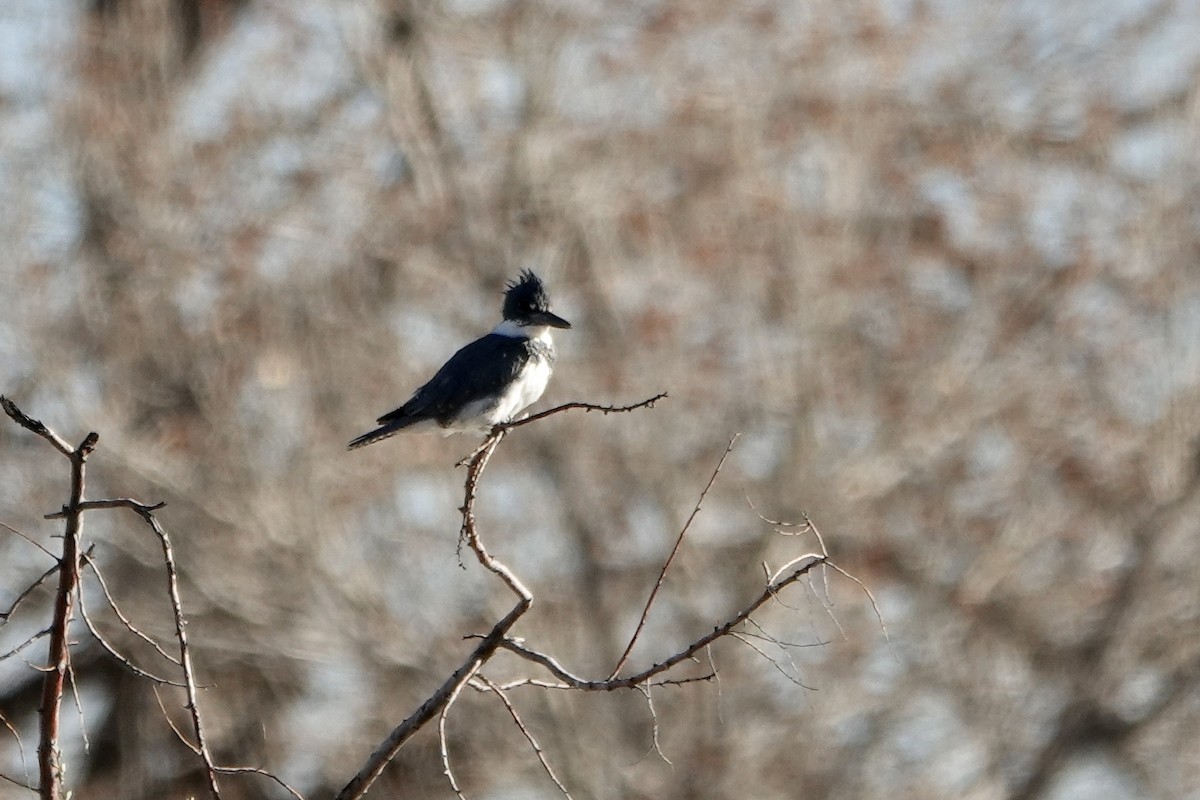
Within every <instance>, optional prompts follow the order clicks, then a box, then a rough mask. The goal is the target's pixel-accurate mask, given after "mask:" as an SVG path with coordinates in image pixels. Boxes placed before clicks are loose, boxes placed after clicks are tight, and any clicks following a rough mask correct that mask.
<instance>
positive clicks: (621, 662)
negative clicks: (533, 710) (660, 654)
mask: <svg viewBox="0 0 1200 800" xmlns="http://www.w3.org/2000/svg"><path fill="white" fill-rule="evenodd" d="M737 439H738V434H734V436H733V437H731V438H730V440H729V443H728V444H726V445H725V452H724V453H722V454H721V458H720V460H718V461H717V466H716V468H715V469H714V470H713V471H712V475H710V476H709V478H708V483H706V484H705V485H704V490H703V491H701V492H700V497H699V498H697V499H696V505H695V506H694V507H693V508H692V513H691V514H690V515H689V516H688V518H687V522H685V523H683V527H682V528H681V529H680V531H679V536H678V537H676V539H675V545H674V547H672V548H671V552H670V554H668V555H667V560H666V561H664V562H663V565H662V569H661V570H660V571H659V573H658V580H657V581H655V582H654V588H653V589H651V590H650V596H649V597H648V598H646V606H645V608H643V609H642V615H641V617H640V618H639V619H638V623H637V627H636V628H634V630H633V635H632V636H630V637H629V644H627V645H626V646H625V652H623V653H621V657H620V658H619V659H617V665H616V666H615V667H613V669H612V672H611V673H610V674H609V676H608V677H609V678H615V677H617V673H619V672H620V671H621V668H622V667H624V666H625V662H626V661H628V660H629V654H630V653H631V652H633V646H634V645H635V644H637V640H638V636H640V635H641V633H642V629H643V628H644V627H646V619H647V618H648V617H649V616H650V607H651V606H653V605H654V598H656V597H657V596H658V590H659V589H661V588H662V585H663V582H664V581H665V580H666V578H667V570H669V569H670V568H671V563H672V562H673V561H674V560H675V554H676V553H678V552H679V546H680V545H682V544H683V537H684V536H686V535H687V532H688V529H689V528H690V527H692V521H693V520H694V519H696V516H697V515H698V514H699V513H700V506H702V505H703V504H704V498H705V497H707V496H708V490H709V489H711V488H712V486H713V483H714V482H715V481H716V480H717V476H718V475H720V474H721V468H722V467H723V466H725V459H727V458H729V453H730V452H731V451H732V450H733V445H734V442H736V441H737Z"/></svg>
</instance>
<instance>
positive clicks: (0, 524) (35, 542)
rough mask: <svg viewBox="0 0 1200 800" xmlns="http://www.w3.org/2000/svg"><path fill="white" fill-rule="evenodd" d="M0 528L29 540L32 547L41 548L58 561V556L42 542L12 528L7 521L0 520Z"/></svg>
mask: <svg viewBox="0 0 1200 800" xmlns="http://www.w3.org/2000/svg"><path fill="white" fill-rule="evenodd" d="M0 528H4V529H5V530H6V531H8V532H9V533H11V534H13V535H14V536H20V537H21V538H22V539H24V540H25V541H27V542H29V543H30V544H31V545H33V546H34V547H36V548H37V549H38V550H41V551H42V552H43V553H45V554H46V555H48V556H50V557H51V558H53V559H54V560H55V561H58V556H56V555H54V553H51V552H50V551H49V550H48V549H46V546H45V545H43V544H42V543H41V542H39V541H38V540H36V539H34V538H33V537H32V536H30V535H29V534H28V533H25V532H23V531H19V530H17V529H16V528H14V527H13V526H12V525H9V524H8V523H6V522H0ZM53 571H54V570H53V569H52V570H51V572H53Z"/></svg>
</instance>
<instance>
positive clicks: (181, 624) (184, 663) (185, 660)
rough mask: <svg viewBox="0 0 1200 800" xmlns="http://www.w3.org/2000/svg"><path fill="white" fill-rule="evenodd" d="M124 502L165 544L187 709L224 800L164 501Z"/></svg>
mask: <svg viewBox="0 0 1200 800" xmlns="http://www.w3.org/2000/svg"><path fill="white" fill-rule="evenodd" d="M123 505H124V506H125V507H127V508H131V509H133V510H134V511H135V512H136V513H137V514H138V515H139V516H140V517H141V518H142V519H144V520H145V521H146V524H148V525H149V526H150V528H151V529H152V530H153V531H154V535H155V536H157V537H158V542H159V544H160V545H161V546H162V552H163V563H164V564H165V565H166V570H167V594H168V595H169V596H170V598H171V612H172V613H173V615H174V618H175V638H176V640H177V641H178V642H179V663H180V665H181V667H182V668H183V682H184V690H185V691H186V692H187V699H188V702H187V709H188V711H189V712H191V716H192V729H193V730H194V731H195V733H196V746H197V748H198V749H199V751H200V759H201V760H202V761H203V762H204V772H205V777H206V779H207V781H208V791H209V794H210V795H212V798H213V800H220V798H221V791H220V787H219V785H218V783H217V769H216V765H215V764H214V763H213V759H212V754H211V753H210V752H209V749H208V743H207V742H206V741H205V739H204V724H203V721H202V719H201V716H200V705H199V702H198V701H197V697H196V694H197V693H196V675H195V672H194V671H193V669H192V654H191V649H190V648H189V646H188V639H187V621H186V620H185V619H184V616H183V601H182V600H181V599H180V596H179V573H178V571H177V569H176V568H175V552H174V549H173V548H172V547H171V539H170V537H168V536H167V531H166V530H165V529H164V528H163V526H162V525H161V524H160V523H159V521H158V518H157V517H155V516H154V509H156V508H161V504H159V505H154V506H148V505H146V504H144V503H139V502H137V501H136V500H128V501H127V503H123Z"/></svg>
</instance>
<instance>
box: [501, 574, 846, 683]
mask: <svg viewBox="0 0 1200 800" xmlns="http://www.w3.org/2000/svg"><path fill="white" fill-rule="evenodd" d="M804 559H807V561H805V562H804V563H803V564H801V565H800V566H798V567H796V568H795V569H794V570H793V571H792V572H790V573H789V574H787V575H784V576H783V577H781V578H779V579H778V580H776V581H774V582H773V583H771V584H768V585H767V586H766V587H764V588H763V590H762V592H760V593H759V595H758V596H757V597H756V598H754V599H753V600H752V601H750V603H749V604H748V605H746V606H745V607H744V608H743V609H741V610H740V611H738V612H737V613H736V614H734V615H733V616H731V617H730V618H729V619H728V620H726V621H725V623H723V624H722V625H718V626H717V627H715V628H713V629H712V631H711V632H710V633H707V634H705V635H704V636H701V637H700V638H699V639H696V640H695V641H694V642H692V643H691V644H690V645H688V646H687V647H685V648H684V649H683V650H680V651H679V652H678V653H675V654H674V655H672V656H669V657H667V658H664V659H663V660H662V661H659V662H658V663H656V664H654V665H652V666H650V667H647V668H646V669H644V670H642V671H641V672H638V673H636V674H634V675H627V676H626V677H624V678H607V679H604V680H588V679H587V678H581V677H579V676H578V675H574V674H572V673H571V672H569V671H567V670H566V669H565V668H564V667H563V666H562V665H561V664H559V663H558V661H557V660H555V659H554V658H553V657H552V656H549V655H546V654H545V653H541V652H538V651H536V650H533V649H531V648H529V647H526V646H525V645H524V644H523V643H521V642H517V641H514V640H512V639H505V640H504V642H503V643H502V645H501V646H502V647H503V648H504V649H505V650H508V651H509V652H512V653H514V654H515V655H518V656H520V657H521V658H524V659H526V660H527V661H532V662H534V663H535V664H538V665H540V666H541V667H543V668H544V669H545V670H546V671H547V672H549V673H550V674H551V675H553V676H554V677H555V678H557V679H558V680H559V681H561V682H562V683H564V684H566V685H568V686H570V687H571V688H573V689H581V690H583V691H588V692H611V691H614V690H616V689H633V688H635V687H637V686H639V685H641V684H643V683H646V682H647V681H649V680H650V679H651V678H653V677H654V676H656V675H659V674H661V673H663V672H666V671H667V670H669V669H671V668H672V667H674V666H675V665H676V664H679V663H680V662H683V661H686V660H688V659H691V658H693V657H694V656H695V655H696V653H698V652H699V651H701V650H703V649H705V648H706V647H707V646H708V645H709V644H711V643H712V642H715V641H716V640H717V639H720V638H721V637H723V636H727V635H728V634H729V633H730V631H732V630H734V628H736V627H737V626H738V625H741V624H742V623H743V622H745V621H746V619H748V618H749V617H750V615H751V614H753V613H754V612H755V611H757V610H758V609H759V608H760V607H762V605H763V604H765V603H766V602H768V601H769V600H771V599H772V598H773V597H774V596H775V595H776V594H778V593H779V592H780V591H781V590H783V589H784V588H786V587H787V586H790V585H791V584H793V583H795V582H797V581H799V580H800V579H801V578H803V577H804V576H805V575H807V574H808V573H809V572H811V571H812V570H813V569H816V568H817V567H818V566H820V565H822V564H831V565H832V562H831V561H829V559H828V558H827V557H826V556H824V555H821V554H819V553H809V554H808V555H807V556H802V557H801V558H800V559H797V561H800V560H804Z"/></svg>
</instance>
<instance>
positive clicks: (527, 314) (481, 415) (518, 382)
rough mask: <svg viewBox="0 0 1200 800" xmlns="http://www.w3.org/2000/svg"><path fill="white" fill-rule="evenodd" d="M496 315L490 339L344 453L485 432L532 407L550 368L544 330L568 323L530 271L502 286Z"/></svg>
mask: <svg viewBox="0 0 1200 800" xmlns="http://www.w3.org/2000/svg"><path fill="white" fill-rule="evenodd" d="M502 313H503V315H504V319H503V320H502V321H501V322H500V324H499V325H497V326H496V328H495V329H494V330H493V331H492V332H491V333H489V334H488V335H486V336H484V337H483V338H480V339H476V340H475V341H473V342H471V343H470V344H469V345H467V346H466V347H464V348H462V349H461V350H459V351H458V352H457V353H455V354H454V355H453V356H451V357H450V360H449V361H447V362H446V363H445V364H444V365H442V368H441V369H439V370H438V371H437V374H436V375H434V376H433V378H432V379H430V381H429V382H428V383H426V384H425V385H424V386H422V387H421V388H420V389H417V391H416V392H415V393H414V394H413V396H412V397H411V398H410V399H409V401H408V402H407V403H405V404H404V405H402V406H400V407H399V408H397V409H396V410H395V411H389V412H388V413H387V414H384V415H383V416H382V417H380V418H379V419H378V420H376V422H378V423H379V427H378V428H376V429H375V430H373V431H370V432H369V433H364V434H363V435H362V436H359V437H358V438H357V439H353V440H351V442H350V449H351V450H353V449H354V448H356V447H364V446H366V445H368V444H373V443H374V442H378V441H381V440H383V439H386V438H388V437H389V436H395V435H396V434H397V433H400V432H401V431H412V432H440V433H441V434H442V435H443V436H449V435H450V434H452V433H463V432H468V431H473V432H479V433H485V432H487V431H490V430H491V429H492V426H494V425H498V424H500V423H501V422H509V421H511V420H512V419H513V418H514V417H515V416H516V415H517V414H518V413H519V412H520V411H521V409H523V408H525V407H526V406H528V405H531V404H532V403H534V402H536V401H537V399H538V398H539V397H541V396H542V392H544V391H546V384H547V383H549V381H550V372H551V370H552V369H553V368H554V356H555V354H554V343H553V342H552V341H551V340H550V329H551V328H570V327H571V323H569V322H567V321H566V320H565V319H563V318H562V317H560V316H558V315H557V314H554V313H552V312H551V311H550V297H549V295H547V294H546V287H545V286H544V285H543V284H542V280H541V278H539V277H538V276H537V275H534V274H533V272H531V271H530V270H524V271H523V272H522V273H521V274H520V276H519V277H518V278H517V279H516V280H515V281H512V282H510V283H509V284H508V288H507V290H506V291H505V293H504V308H503V309H502Z"/></svg>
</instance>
